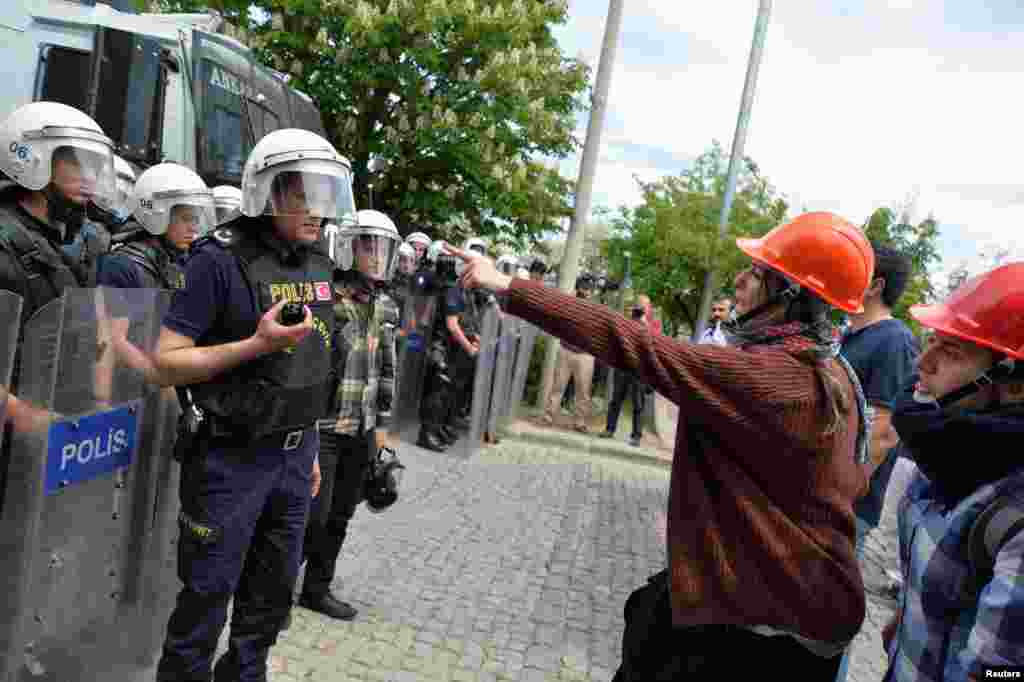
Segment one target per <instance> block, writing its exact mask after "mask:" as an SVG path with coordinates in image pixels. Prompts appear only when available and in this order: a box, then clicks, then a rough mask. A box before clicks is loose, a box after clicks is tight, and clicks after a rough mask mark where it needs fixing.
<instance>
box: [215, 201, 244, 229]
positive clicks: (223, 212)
mask: <svg viewBox="0 0 1024 682" xmlns="http://www.w3.org/2000/svg"><path fill="white" fill-rule="evenodd" d="M214 210H215V211H216V213H217V224H218V225H223V224H224V223H226V222H228V221H229V220H232V219H233V218H236V217H238V216H239V215H240V214H241V211H240V210H239V207H238V206H229V205H226V204H223V203H218V204H217V205H216V206H215V207H214Z"/></svg>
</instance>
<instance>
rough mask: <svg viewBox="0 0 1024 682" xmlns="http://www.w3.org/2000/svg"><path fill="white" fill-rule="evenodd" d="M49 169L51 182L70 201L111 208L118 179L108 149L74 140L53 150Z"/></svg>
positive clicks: (115, 195) (100, 145)
mask: <svg viewBox="0 0 1024 682" xmlns="http://www.w3.org/2000/svg"><path fill="white" fill-rule="evenodd" d="M61 142H65V141H64V140H61ZM51 169H52V170H51V173H52V176H51V177H52V181H53V183H54V184H55V185H56V186H57V187H58V188H59V189H60V191H61V192H62V193H63V194H65V195H66V196H67V197H68V199H70V200H71V201H73V202H75V203H77V204H83V205H84V204H85V202H87V201H92V202H93V203H95V204H96V205H97V206H101V207H103V208H105V209H108V210H109V209H112V208H113V207H114V204H115V201H116V197H117V189H116V188H117V181H116V177H117V176H116V175H115V174H114V155H113V154H112V153H111V152H110V148H109V147H107V146H105V145H103V144H100V143H95V142H90V141H81V142H79V141H77V140H76V141H74V142H73V143H70V144H62V145H61V146H59V147H57V148H56V149H54V151H53V159H52V166H51Z"/></svg>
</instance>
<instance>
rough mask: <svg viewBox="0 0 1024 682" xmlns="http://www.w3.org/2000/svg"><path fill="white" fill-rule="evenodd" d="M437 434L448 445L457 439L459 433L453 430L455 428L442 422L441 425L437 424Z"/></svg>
mask: <svg viewBox="0 0 1024 682" xmlns="http://www.w3.org/2000/svg"><path fill="white" fill-rule="evenodd" d="M437 434H438V435H439V436H441V440H443V441H444V442H445V443H447V444H448V445H452V444H453V443H455V441H457V440H458V439H459V434H457V433H456V432H455V429H453V428H452V427H450V426H448V425H447V424H442V425H441V426H439V427H438V428H437Z"/></svg>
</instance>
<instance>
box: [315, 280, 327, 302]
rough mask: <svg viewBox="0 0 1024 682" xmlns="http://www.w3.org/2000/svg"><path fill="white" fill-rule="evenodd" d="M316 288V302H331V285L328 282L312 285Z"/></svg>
mask: <svg viewBox="0 0 1024 682" xmlns="http://www.w3.org/2000/svg"><path fill="white" fill-rule="evenodd" d="M314 287H315V288H316V300H318V301H330V300H331V283H330V282H316V283H315V284H314Z"/></svg>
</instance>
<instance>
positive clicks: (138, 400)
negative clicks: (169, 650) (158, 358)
mask: <svg viewBox="0 0 1024 682" xmlns="http://www.w3.org/2000/svg"><path fill="white" fill-rule="evenodd" d="M169 301H170V294H169V292H163V291H157V290H145V289H131V290H121V289H77V290H71V289H69V290H67V291H66V292H65V294H64V296H63V298H61V299H58V300H55V301H52V302H51V303H49V304H48V305H47V306H44V307H43V308H42V309H40V310H39V311H38V312H37V313H36V314H35V315H34V316H33V317H32V318H31V319H30V320H29V321H28V323H27V324H26V327H25V330H24V333H23V344H22V346H21V352H22V357H21V362H20V370H19V373H18V376H17V377H16V382H15V385H16V387H17V395H18V398H19V400H21V401H22V402H23V403H24V405H25V409H24V410H23V411H26V412H28V413H29V415H30V418H27V419H20V418H19V420H18V425H17V428H15V429H13V432H12V435H11V441H10V457H9V458H8V469H7V476H6V481H5V488H4V498H5V499H4V502H3V508H2V510H0V575H2V576H3V577H2V578H0V580H2V581H3V583H2V584H3V587H5V588H6V590H5V599H4V603H3V605H2V606H0V656H2V674H3V675H4V677H3V678H0V679H2V680H3V682H12V681H13V680H15V679H19V678H20V677H21V676H23V675H29V676H37V677H38V676H44V675H45V676H48V677H47V678H48V679H60V680H64V679H132V675H130V674H129V672H128V671H130V670H133V669H134V670H138V669H140V666H141V665H142V664H143V663H145V662H146V661H145V660H140V659H146V658H149V659H151V658H152V654H153V653H154V647H155V646H156V644H154V642H153V639H152V634H151V633H150V634H149V636H148V637H147V636H146V633H145V629H144V624H145V623H147V622H149V621H152V620H153V619H157V620H162V621H163V622H164V623H166V615H167V614H166V612H165V613H157V612H154V611H153V610H152V609H153V608H154V601H153V599H151V598H150V597H149V594H148V593H150V592H153V591H159V592H161V593H163V592H164V591H165V590H170V591H171V592H172V593H173V591H174V590H175V586H174V585H173V583H172V584H169V585H162V584H157V583H158V582H162V581H166V580H167V576H166V573H163V574H162V575H159V576H156V575H154V573H155V568H154V567H153V566H152V565H151V564H152V561H151V560H152V559H153V555H154V553H155V552H158V551H160V552H162V554H163V556H164V557H166V556H168V555H169V551H168V547H167V546H163V547H160V548H155V547H154V546H153V545H154V543H156V542H160V543H165V545H167V544H170V542H171V538H170V535H173V531H172V530H171V529H172V528H173V523H174V522H173V521H172V520H170V519H169V518H168V517H169V516H170V515H171V514H173V505H174V503H175V501H176V497H177V495H176V489H167V488H165V487H162V486H167V485H170V483H169V482H168V481H167V479H168V478H169V477H173V467H172V466H170V465H169V464H168V463H167V462H166V461H163V460H165V459H166V457H167V456H168V454H169V451H170V444H171V443H172V442H173V434H174V429H173V427H172V426H171V422H172V421H173V420H174V417H175V412H174V409H175V406H174V400H173V397H172V396H173V391H167V390H160V389H158V388H156V387H155V385H154V383H153V382H154V379H155V375H154V365H153V350H154V348H155V343H156V339H157V337H158V334H159V329H160V321H161V320H162V318H163V314H164V312H165V311H166V309H167V306H168V304H169ZM161 481H162V482H161ZM169 505H170V506H169ZM158 524H162V526H161V527H160V528H157V525H158ZM143 648H145V649H146V650H145V651H143V650H142V649H143Z"/></svg>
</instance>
